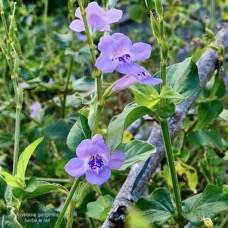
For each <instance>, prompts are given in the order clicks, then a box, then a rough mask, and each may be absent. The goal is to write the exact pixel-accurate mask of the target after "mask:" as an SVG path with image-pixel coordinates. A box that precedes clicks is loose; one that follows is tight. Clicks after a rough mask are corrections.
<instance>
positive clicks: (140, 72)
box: [112, 64, 162, 93]
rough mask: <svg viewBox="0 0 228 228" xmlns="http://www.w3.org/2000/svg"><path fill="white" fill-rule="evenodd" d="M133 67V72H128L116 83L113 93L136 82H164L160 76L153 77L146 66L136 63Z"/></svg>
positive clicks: (153, 83)
mask: <svg viewBox="0 0 228 228" xmlns="http://www.w3.org/2000/svg"><path fill="white" fill-rule="evenodd" d="M133 68H134V69H133V73H132V74H127V75H125V76H124V77H122V78H120V79H119V80H117V81H116V82H115V83H114V86H113V88H112V93H117V92H119V91H121V90H123V89H126V88H128V87H129V86H131V85H133V84H135V83H140V84H150V85H157V84H160V83H162V80H161V79H160V78H153V77H152V76H151V75H150V73H149V72H148V71H147V70H146V69H145V68H144V67H141V66H139V65H137V64H135V65H134V66H133Z"/></svg>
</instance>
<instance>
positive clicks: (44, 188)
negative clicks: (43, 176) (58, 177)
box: [13, 180, 68, 199]
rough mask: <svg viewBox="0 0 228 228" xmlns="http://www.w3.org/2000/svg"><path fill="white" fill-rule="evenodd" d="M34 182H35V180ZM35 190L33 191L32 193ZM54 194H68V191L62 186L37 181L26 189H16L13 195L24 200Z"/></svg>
mask: <svg viewBox="0 0 228 228" xmlns="http://www.w3.org/2000/svg"><path fill="white" fill-rule="evenodd" d="M33 181H34V180H33ZM32 188H33V191H32ZM52 192H60V193H64V194H66V195H67V194H68V191H67V189H66V188H65V187H63V186H62V185H60V184H54V183H49V182H46V181H37V182H36V183H35V182H33V183H30V185H29V183H28V184H27V186H26V188H25V189H21V188H14V189H13V195H14V196H15V197H16V198H19V197H23V198H24V199H31V198H35V197H37V196H40V195H45V194H48V193H52Z"/></svg>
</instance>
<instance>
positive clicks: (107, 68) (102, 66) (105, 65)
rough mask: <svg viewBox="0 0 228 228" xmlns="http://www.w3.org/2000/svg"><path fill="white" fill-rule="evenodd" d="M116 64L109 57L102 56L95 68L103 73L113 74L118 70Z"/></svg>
mask: <svg viewBox="0 0 228 228" xmlns="http://www.w3.org/2000/svg"><path fill="white" fill-rule="evenodd" d="M116 65H117V64H116V63H115V62H114V61H112V60H111V59H110V58H109V57H107V56H105V55H102V56H100V57H98V58H97V61H96V64H95V66H96V67H97V68H98V69H99V70H101V71H102V72H103V73H108V72H110V73H111V72H113V71H114V70H115V69H116Z"/></svg>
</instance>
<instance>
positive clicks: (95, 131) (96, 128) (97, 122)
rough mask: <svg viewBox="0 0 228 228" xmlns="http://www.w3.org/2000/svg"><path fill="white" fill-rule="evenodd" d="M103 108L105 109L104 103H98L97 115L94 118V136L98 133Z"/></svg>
mask: <svg viewBox="0 0 228 228" xmlns="http://www.w3.org/2000/svg"><path fill="white" fill-rule="evenodd" d="M102 109H103V105H102V104H99V103H98V105H97V110H96V115H95V120H94V127H93V131H92V136H94V135H96V134H97V130H98V125H99V121H100V117H101V112H102Z"/></svg>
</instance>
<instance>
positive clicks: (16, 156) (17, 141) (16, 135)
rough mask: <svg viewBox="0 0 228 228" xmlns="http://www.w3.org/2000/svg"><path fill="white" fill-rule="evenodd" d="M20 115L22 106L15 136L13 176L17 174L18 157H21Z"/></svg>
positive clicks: (17, 117)
mask: <svg viewBox="0 0 228 228" xmlns="http://www.w3.org/2000/svg"><path fill="white" fill-rule="evenodd" d="M20 115H21V106H19V105H17V109H16V123H15V134H14V152H13V175H15V174H16V170H17V163H18V156H19V139H20V122H21V121H20Z"/></svg>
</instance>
